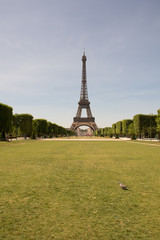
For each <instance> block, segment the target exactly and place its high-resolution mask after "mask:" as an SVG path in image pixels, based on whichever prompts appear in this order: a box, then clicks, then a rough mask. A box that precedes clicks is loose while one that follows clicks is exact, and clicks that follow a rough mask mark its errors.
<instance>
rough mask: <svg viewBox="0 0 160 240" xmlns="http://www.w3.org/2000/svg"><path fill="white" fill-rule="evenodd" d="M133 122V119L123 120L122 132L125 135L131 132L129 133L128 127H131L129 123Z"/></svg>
mask: <svg viewBox="0 0 160 240" xmlns="http://www.w3.org/2000/svg"><path fill="white" fill-rule="evenodd" d="M131 123H133V120H131V119H124V120H123V121H122V134H123V136H128V135H129V133H128V128H129V125H130V124H131Z"/></svg>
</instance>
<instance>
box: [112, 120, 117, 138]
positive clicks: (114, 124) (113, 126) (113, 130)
mask: <svg viewBox="0 0 160 240" xmlns="http://www.w3.org/2000/svg"><path fill="white" fill-rule="evenodd" d="M112 134H113V136H116V123H113V124H112Z"/></svg>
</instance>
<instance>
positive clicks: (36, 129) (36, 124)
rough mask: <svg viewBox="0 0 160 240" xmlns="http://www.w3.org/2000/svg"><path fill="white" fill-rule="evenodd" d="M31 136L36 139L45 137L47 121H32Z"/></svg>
mask: <svg viewBox="0 0 160 240" xmlns="http://www.w3.org/2000/svg"><path fill="white" fill-rule="evenodd" d="M33 134H35V135H36V136H38V137H42V136H45V135H47V120H46V119H34V120H33Z"/></svg>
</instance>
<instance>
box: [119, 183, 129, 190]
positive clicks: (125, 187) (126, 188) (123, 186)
mask: <svg viewBox="0 0 160 240" xmlns="http://www.w3.org/2000/svg"><path fill="white" fill-rule="evenodd" d="M119 186H120V187H121V188H122V189H123V190H129V189H128V186H125V185H123V184H122V183H121V182H119Z"/></svg>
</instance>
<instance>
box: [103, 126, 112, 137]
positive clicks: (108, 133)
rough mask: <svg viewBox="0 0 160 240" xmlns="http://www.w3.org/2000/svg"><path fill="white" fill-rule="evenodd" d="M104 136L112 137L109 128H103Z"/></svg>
mask: <svg viewBox="0 0 160 240" xmlns="http://www.w3.org/2000/svg"><path fill="white" fill-rule="evenodd" d="M104 136H108V137H112V128H111V127H105V128H104Z"/></svg>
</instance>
